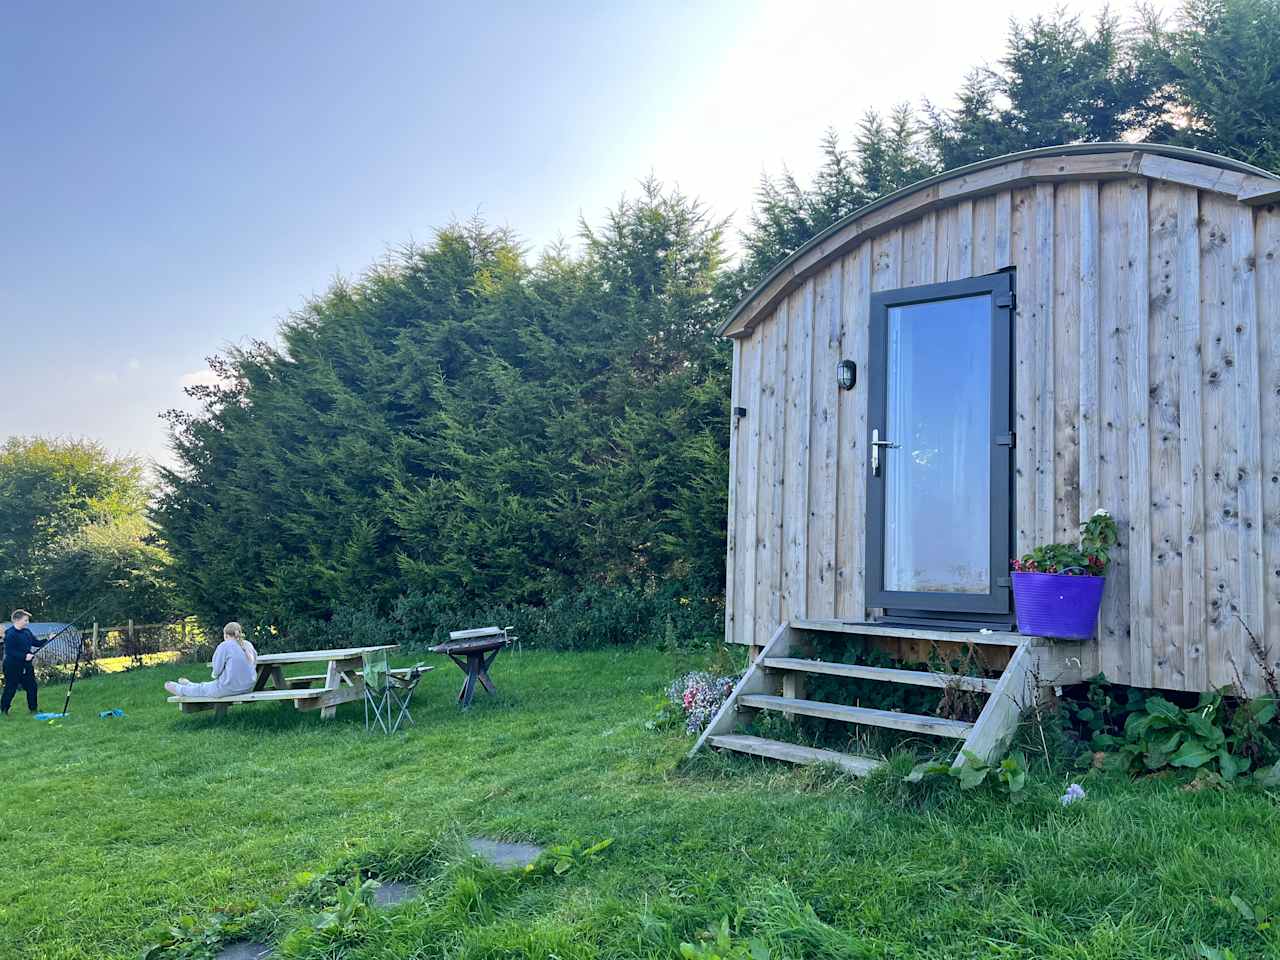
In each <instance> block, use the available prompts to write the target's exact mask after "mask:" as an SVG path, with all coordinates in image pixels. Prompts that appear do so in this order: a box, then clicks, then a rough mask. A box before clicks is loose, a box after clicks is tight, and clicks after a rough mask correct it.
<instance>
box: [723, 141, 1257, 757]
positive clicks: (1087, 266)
mask: <svg viewBox="0 0 1280 960" xmlns="http://www.w3.org/2000/svg"><path fill="white" fill-rule="evenodd" d="M722 332H723V334H724V335H725V336H727V337H729V338H731V339H732V341H733V398H732V418H731V419H732V424H731V431H732V436H731V446H730V464H731V465H730V479H729V484H730V486H729V518H728V582H727V588H726V599H727V614H726V634H727V640H728V641H729V642H731V643H739V644H745V645H747V646H749V647H750V648H751V650H752V654H753V664H752V666H751V667H750V669H749V670H748V672H747V675H746V676H745V677H744V679H743V681H742V682H741V683H740V684H739V686H738V689H737V691H735V694H734V696H733V697H732V698H731V699H730V701H729V703H728V704H726V707H725V709H724V710H723V711H721V714H720V715H719V716H718V717H717V718H716V720H715V722H713V724H712V725H711V727H710V728H708V731H707V732H706V734H705V735H704V737H703V739H702V740H700V741H699V746H702V745H703V744H707V743H709V744H711V745H713V746H716V747H720V748H727V749H737V750H742V751H745V752H750V753H757V754H762V755H766V756H776V757H779V758H781V759H790V760H798V761H806V760H808V761H812V760H832V759H833V758H834V759H835V760H836V762H840V763H843V764H844V765H845V766H848V767H849V768H850V769H856V770H864V769H866V767H867V765H868V761H864V760H862V758H858V757H852V756H846V755H843V754H835V755H833V756H818V755H817V754H821V753H823V751H807V752H806V751H805V750H803V749H802V748H798V747H793V746H791V745H789V744H781V743H775V742H773V741H769V740H763V739H760V738H755V737H745V736H742V735H740V734H738V733H735V729H736V728H737V726H738V722H739V721H740V720H741V719H742V712H743V711H748V712H750V711H755V710H761V709H764V710H780V711H783V712H785V713H789V714H796V713H799V714H811V715H815V716H823V717H828V718H833V719H839V720H847V721H848V722H851V723H869V724H872V725H876V726H887V727H897V728H902V729H907V730H914V731H918V732H926V733H931V734H938V735H940V736H949V737H955V738H957V739H962V740H964V741H965V742H966V745H967V746H968V747H969V748H971V749H973V750H974V751H975V752H976V753H978V754H979V755H990V754H991V753H992V752H994V750H996V749H997V748H998V747H999V745H1000V742H1001V741H1002V740H1003V739H1004V738H1006V737H1007V736H1008V735H1009V732H1010V731H1011V729H1012V718H1013V717H1015V716H1016V713H1017V707H1018V706H1020V705H1022V704H1023V703H1025V702H1026V700H1027V698H1029V697H1030V696H1033V695H1034V694H1035V693H1036V690H1035V687H1036V686H1037V685H1041V686H1043V685H1050V684H1062V683H1069V682H1073V681H1077V680H1079V679H1081V678H1083V677H1088V676H1091V675H1093V674H1096V673H1098V672H1104V673H1105V674H1106V676H1107V677H1108V678H1109V679H1111V680H1113V681H1116V682H1120V683H1125V684H1132V685H1136V686H1141V687H1157V688H1164V689H1168V690H1181V691H1203V690H1208V689H1210V688H1216V687H1220V686H1223V685H1226V684H1230V683H1238V684H1241V685H1243V687H1244V688H1245V689H1246V690H1248V691H1249V692H1251V693H1256V692H1259V691H1260V690H1261V688H1262V674H1263V671H1262V666H1261V664H1260V662H1259V659H1260V658H1259V657H1258V656H1257V655H1256V654H1257V651H1256V650H1251V649H1250V639H1249V632H1248V631H1247V630H1246V629H1245V627H1246V625H1247V627H1248V628H1249V630H1252V632H1253V634H1254V635H1255V636H1256V637H1257V638H1258V640H1259V641H1260V642H1261V644H1262V645H1263V646H1265V647H1267V648H1268V649H1269V651H1270V660H1272V661H1275V660H1276V659H1277V654H1280V178H1277V177H1275V176H1274V175H1272V174H1269V173H1267V172H1266V171H1263V170H1260V169H1257V168H1255V167H1251V166H1249V165H1247V164H1243V163H1239V162H1237V161H1234V160H1228V159H1226V158H1224V157H1218V156H1212V155H1209V154H1204V153H1200V152H1197V151H1192V150H1186V149H1180V148H1172V147H1161V146H1153V145H1146V144H1080V145H1073V146H1064V147H1053V148H1047V149H1042V150H1033V151H1028V152H1026V153H1020V154H1014V155H1011V156H1007V157H1001V158H998V159H994V160H989V161H983V162H981V163H977V164H973V165H971V166H967V167H963V168H961V169H958V170H953V171H950V172H947V173H943V174H940V175H939V176H936V177H933V178H931V179H928V180H924V181H922V182H920V183H917V184H915V185H914V186H911V187H908V188H906V189H904V190H900V191H898V192H897V193H894V194H892V195H890V196H887V197H885V198H883V199H882V200H879V201H877V202H875V203H872V204H870V205H868V206H866V207H864V208H863V209H861V210H859V211H858V212H856V213H854V214H853V215H851V216H849V217H848V218H846V219H844V220H842V221H840V222H839V223H837V224H835V225H833V226H832V227H831V228H829V229H828V230H826V231H825V232H823V233H822V234H820V235H819V236H817V237H815V238H814V239H813V240H811V241H810V242H809V243H807V244H805V245H804V246H803V247H801V248H800V249H799V250H797V251H796V252H795V253H794V254H793V255H792V256H790V257H789V258H788V259H787V260H785V261H784V262H783V263H781V264H780V265H779V266H778V267H777V268H776V269H775V270H774V271H773V272H772V273H771V274H769V276H768V277H766V278H765V279H764V280H763V281H762V282H761V283H760V285H759V286H758V287H756V289H755V290H754V291H752V292H751V294H750V295H749V296H748V297H747V298H746V299H745V300H744V301H743V302H742V303H741V304H739V305H738V307H737V308H736V309H735V310H734V312H733V314H732V315H731V316H730V317H729V318H728V320H727V321H726V323H725V324H724V326H723V328H722ZM1100 508H1102V509H1106V510H1107V511H1109V512H1110V513H1111V514H1112V515H1113V516H1114V517H1115V518H1116V520H1117V522H1118V523H1119V527H1120V545H1119V549H1118V550H1117V552H1116V554H1115V555H1114V562H1113V564H1112V569H1111V571H1110V572H1109V575H1108V579H1107V585H1106V591H1105V595H1104V599H1103V605H1102V611H1101V614H1100V616H1099V622H1098V629H1097V635H1096V638H1095V639H1094V640H1093V641H1090V642H1084V643H1079V642H1072V643H1061V642H1053V641H1051V640H1048V639H1041V638H1035V637H1025V636H1022V635H1020V634H1018V633H1017V632H1016V629H1015V626H1014V624H1015V619H1014V615H1013V613H1014V611H1013V607H1012V599H1011V593H1010V586H1009V560H1010V558H1011V557H1015V556H1019V555H1021V554H1022V553H1024V552H1025V551H1026V550H1028V549H1030V548H1031V547H1032V546H1034V545H1036V544H1039V543H1044V542H1051V541H1059V542H1064V541H1070V540H1072V539H1074V538H1076V537H1077V536H1078V528H1079V526H1080V524H1081V523H1082V521H1084V520H1085V519H1087V518H1088V517H1089V516H1090V515H1091V514H1092V513H1093V512H1094V511H1095V510H1097V509H1100ZM836 635H839V636H840V637H842V638H847V639H848V640H849V641H850V642H860V643H864V644H867V643H870V644H874V645H876V646H878V647H880V648H881V649H882V650H886V651H888V652H889V653H890V654H891V655H894V656H898V657H900V658H902V659H904V660H922V659H927V656H926V655H927V654H928V652H929V651H931V650H932V651H934V652H936V651H937V650H938V649H940V648H939V645H940V644H941V645H944V647H943V648H942V649H944V650H950V649H952V647H951V646H946V645H954V644H956V643H957V642H963V643H968V644H981V645H982V647H983V650H984V651H985V652H987V653H988V654H989V657H990V662H991V663H993V664H994V668H993V670H992V671H991V672H990V673H989V675H988V676H986V677H975V678H972V681H973V685H974V687H975V689H978V690H980V691H981V692H983V693H986V694H987V695H988V699H987V701H986V703H987V706H986V708H985V709H984V710H983V711H982V714H981V716H980V717H979V718H978V720H977V722H976V723H972V724H962V723H959V722H956V721H943V720H940V719H939V718H936V717H924V716H919V717H913V716H912V715H910V714H902V713H890V712H887V711H875V710H860V709H859V708H856V707H847V706H840V705H836V704H825V703H822V702H820V701H815V700H806V699H805V698H804V680H805V677H806V676H807V675H811V674H814V673H825V674H835V675H842V676H857V677H862V678H865V679H872V680H884V681H885V682H911V683H926V684H930V685H934V686H941V685H943V684H944V683H946V682H948V681H947V678H946V677H944V676H942V675H940V674H934V673H929V672H921V671H912V672H913V673H914V674H915V675H914V676H906V677H904V676H896V675H895V674H900V673H903V671H895V670H890V669H888V668H878V669H872V668H870V667H866V666H858V665H855V664H848V663H839V664H837V663H824V662H823V661H821V660H816V659H814V658H813V656H812V654H811V653H809V652H807V651H811V649H812V647H813V641H814V640H816V639H818V638H821V637H825V638H827V639H830V638H832V637H833V636H836ZM951 682H955V681H954V680H952V681H951ZM965 682H968V681H965Z"/></svg>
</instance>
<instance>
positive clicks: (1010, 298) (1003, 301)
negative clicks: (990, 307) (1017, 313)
mask: <svg viewBox="0 0 1280 960" xmlns="http://www.w3.org/2000/svg"><path fill="white" fill-rule="evenodd" d="M996 306H997V307H1008V308H1009V309H1010V310H1017V309H1018V298H1017V297H1016V296H1014V295H1013V293H1011V292H1005V293H997V294H996Z"/></svg>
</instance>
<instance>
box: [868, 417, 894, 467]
mask: <svg viewBox="0 0 1280 960" xmlns="http://www.w3.org/2000/svg"><path fill="white" fill-rule="evenodd" d="M881 447H884V448H885V449H886V450H896V449H898V444H896V443H894V442H893V441H892V440H881V439H880V431H879V429H875V430H872V431H871V475H872V476H873V477H878V476H880V448H881Z"/></svg>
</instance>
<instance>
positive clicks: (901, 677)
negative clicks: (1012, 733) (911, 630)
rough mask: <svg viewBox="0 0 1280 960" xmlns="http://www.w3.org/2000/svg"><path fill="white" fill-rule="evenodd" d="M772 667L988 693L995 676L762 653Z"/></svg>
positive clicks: (992, 686)
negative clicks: (964, 674)
mask: <svg viewBox="0 0 1280 960" xmlns="http://www.w3.org/2000/svg"><path fill="white" fill-rule="evenodd" d="M760 662H761V663H762V664H763V665H764V666H766V667H769V668H770V669H773V670H790V671H793V672H796V673H821V674H826V675H828V676H833V677H855V678H857V679H861V680H883V681H885V682H887V683H910V684H913V685H915V686H918V687H950V686H954V687H958V688H960V689H962V690H979V691H981V692H983V693H990V692H991V691H992V690H994V689H995V688H996V684H997V683H999V681H998V680H992V679H989V678H987V677H967V676H957V675H955V674H949V673H933V672H931V671H926V670H899V669H897V668H895V667H873V666H869V665H867V664H862V663H835V662H833V661H830V660H808V659H803V658H799V657H765V658H764V659H763V660H761V661H760Z"/></svg>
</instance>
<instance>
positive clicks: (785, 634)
mask: <svg viewBox="0 0 1280 960" xmlns="http://www.w3.org/2000/svg"><path fill="white" fill-rule="evenodd" d="M795 646H796V637H795V634H794V628H793V627H792V626H791V624H790V623H787V622H783V623H781V624H779V625H778V629H777V630H775V631H774V632H773V636H772V637H770V638H769V642H768V643H766V644H765V645H764V648H763V649H762V650H761V651H760V653H759V655H758V656H757V657H756V658H755V659H754V660H752V661H751V665H750V666H749V667H747V672H746V673H744V674H743V675H742V679H741V680H739V681H738V683H737V685H736V686H735V687H734V688H733V692H732V693H731V694H729V696H728V698H727V699H726V700H725V702H724V703H723V704H721V706H720V709H719V710H717V711H716V715H715V716H714V717H713V718H712V719H711V722H710V723H709V724H707V726H706V729H704V730H703V731H702V735H701V736H700V737H698V742H697V743H695V744H694V745H693V749H692V750H690V751H689V756H691V757H692V756H693V755H694V754H695V753H697V752H698V751H699V750H701V749H702V747H703V745H704V744H705V743H706V742H707V740H708V739H709V738H711V737H715V736H720V735H721V734H727V733H733V731H734V727H736V726H737V722H738V698H739V697H742V696H746V695H747V694H752V693H772V692H773V689H774V686H775V681H774V679H773V678H772V677H771V676H770V675H769V674H768V672H767V671H766V670H765V668H764V667H763V665H762V663H761V662H762V661H763V660H764V658H765V657H785V656H786V655H787V654H789V653H791V652H792V649H793V648H794V647H795Z"/></svg>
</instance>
